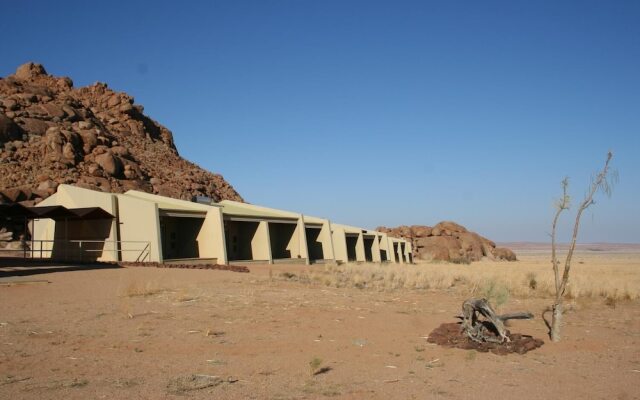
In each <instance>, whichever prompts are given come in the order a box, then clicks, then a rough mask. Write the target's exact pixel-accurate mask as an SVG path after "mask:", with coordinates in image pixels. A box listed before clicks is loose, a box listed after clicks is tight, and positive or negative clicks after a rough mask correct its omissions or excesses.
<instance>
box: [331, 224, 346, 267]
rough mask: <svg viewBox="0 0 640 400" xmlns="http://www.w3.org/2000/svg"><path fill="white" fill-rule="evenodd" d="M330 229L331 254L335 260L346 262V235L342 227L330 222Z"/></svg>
mask: <svg viewBox="0 0 640 400" xmlns="http://www.w3.org/2000/svg"><path fill="white" fill-rule="evenodd" d="M331 229H332V230H333V232H332V234H331V238H332V240H333V256H334V258H335V260H336V261H340V262H343V263H344V262H347V261H348V258H349V257H348V254H347V237H346V235H345V233H344V228H342V227H339V226H337V225H333V224H332V226H331Z"/></svg>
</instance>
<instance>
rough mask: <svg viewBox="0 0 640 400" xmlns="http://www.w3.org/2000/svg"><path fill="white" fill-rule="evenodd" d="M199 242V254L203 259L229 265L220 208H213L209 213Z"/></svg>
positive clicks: (199, 236)
mask: <svg viewBox="0 0 640 400" xmlns="http://www.w3.org/2000/svg"><path fill="white" fill-rule="evenodd" d="M197 241H198V252H199V254H200V257H201V258H216V259H217V260H218V261H217V262H218V263H220V264H226V263H227V261H228V259H227V250H226V246H225V239H224V223H223V220H222V210H221V209H220V208H212V209H211V210H209V212H207V216H206V217H205V219H204V223H203V224H202V229H200V233H199V234H198V238H197Z"/></svg>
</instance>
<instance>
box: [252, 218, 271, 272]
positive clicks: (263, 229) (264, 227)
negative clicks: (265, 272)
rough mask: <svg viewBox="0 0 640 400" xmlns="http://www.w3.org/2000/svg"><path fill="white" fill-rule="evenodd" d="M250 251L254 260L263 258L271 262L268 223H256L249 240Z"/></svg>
mask: <svg viewBox="0 0 640 400" xmlns="http://www.w3.org/2000/svg"><path fill="white" fill-rule="evenodd" d="M251 253H252V254H253V259H254V260H265V261H268V262H269V263H271V262H273V258H272V257H271V243H270V240H269V223H268V222H267V221H261V222H260V223H259V224H258V229H257V230H256V234H255V235H253V239H252V240H251Z"/></svg>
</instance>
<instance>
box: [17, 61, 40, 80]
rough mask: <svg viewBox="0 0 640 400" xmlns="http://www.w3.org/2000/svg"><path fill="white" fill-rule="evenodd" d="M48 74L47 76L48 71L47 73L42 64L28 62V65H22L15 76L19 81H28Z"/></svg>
mask: <svg viewBox="0 0 640 400" xmlns="http://www.w3.org/2000/svg"><path fill="white" fill-rule="evenodd" d="M46 74H47V71H45V69H44V67H43V66H42V64H36V63H33V62H28V63H26V64H22V65H21V66H19V67H18V69H17V70H16V73H15V74H14V76H15V77H16V78H18V79H23V80H27V79H31V78H35V77H37V76H41V75H46Z"/></svg>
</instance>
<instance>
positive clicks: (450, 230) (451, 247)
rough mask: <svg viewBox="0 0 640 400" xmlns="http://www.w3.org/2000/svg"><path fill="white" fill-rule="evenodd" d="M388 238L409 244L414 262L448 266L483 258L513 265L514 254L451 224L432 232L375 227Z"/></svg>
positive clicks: (444, 223)
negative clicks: (434, 261) (421, 261)
mask: <svg viewBox="0 0 640 400" xmlns="http://www.w3.org/2000/svg"><path fill="white" fill-rule="evenodd" d="M376 230H378V231H380V232H386V233H387V234H388V235H389V236H393V237H400V238H404V239H407V240H409V241H411V243H412V246H413V258H414V259H416V260H427V261H431V260H436V261H450V262H464V263H467V262H472V261H479V260H481V259H482V258H483V257H486V258H489V259H491V260H504V261H516V260H517V259H516V255H515V253H514V252H513V251H511V250H509V249H505V248H496V244H495V243H494V242H492V241H491V240H489V239H487V238H485V237H482V236H480V235H479V234H477V233H475V232H470V231H469V230H467V228H465V227H464V226H462V225H460V224H457V223H455V222H452V221H442V222H440V223H438V224H436V225H435V226H434V227H433V228H431V227H429V226H421V225H413V226H411V227H407V226H404V225H403V226H399V227H397V228H386V227H383V226H382V227H378V228H376Z"/></svg>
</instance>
